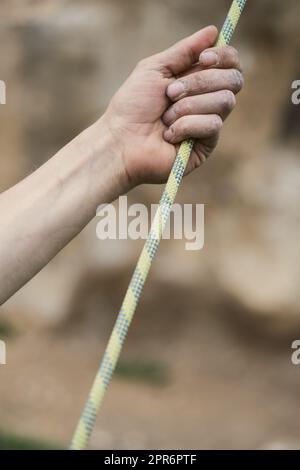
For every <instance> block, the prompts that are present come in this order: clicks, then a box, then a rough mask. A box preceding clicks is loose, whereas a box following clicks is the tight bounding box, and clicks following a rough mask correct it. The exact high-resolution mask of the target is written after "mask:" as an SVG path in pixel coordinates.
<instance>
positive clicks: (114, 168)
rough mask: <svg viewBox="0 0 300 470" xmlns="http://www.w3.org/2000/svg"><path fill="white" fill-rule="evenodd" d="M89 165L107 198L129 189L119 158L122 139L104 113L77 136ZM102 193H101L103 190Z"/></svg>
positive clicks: (123, 167)
mask: <svg viewBox="0 0 300 470" xmlns="http://www.w3.org/2000/svg"><path fill="white" fill-rule="evenodd" d="M78 138H79V139H80V141H81V144H80V147H81V148H82V150H83V152H84V154H85V155H86V157H87V160H88V162H89V166H90V168H91V178H92V179H93V180H94V178H95V179H96V183H95V184H96V185H97V187H98V188H99V192H101V198H100V200H103V196H104V198H105V200H107V201H108V202H111V201H113V200H114V199H116V198H118V197H119V196H120V195H121V194H124V193H126V192H128V191H129V190H130V189H131V184H130V181H129V178H128V174H127V171H126V167H125V164H124V158H123V149H122V143H121V142H120V140H119V139H118V138H117V135H116V132H115V131H114V130H113V128H112V126H111V125H110V123H109V120H108V119H107V116H106V115H103V116H102V117H101V118H100V119H99V120H98V121H96V122H95V123H94V124H93V125H92V126H90V127H89V128H87V129H86V130H85V131H84V132H83V133H82V134H80V136H79V137H78ZM103 193H104V194H103Z"/></svg>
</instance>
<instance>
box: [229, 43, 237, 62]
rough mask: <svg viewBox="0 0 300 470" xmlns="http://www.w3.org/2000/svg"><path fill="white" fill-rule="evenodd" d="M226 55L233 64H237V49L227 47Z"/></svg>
mask: <svg viewBox="0 0 300 470" xmlns="http://www.w3.org/2000/svg"><path fill="white" fill-rule="evenodd" d="M227 50H228V54H229V55H230V57H231V59H232V60H233V61H234V62H237V61H238V59H239V53H238V51H237V49H236V48H235V47H233V46H227Z"/></svg>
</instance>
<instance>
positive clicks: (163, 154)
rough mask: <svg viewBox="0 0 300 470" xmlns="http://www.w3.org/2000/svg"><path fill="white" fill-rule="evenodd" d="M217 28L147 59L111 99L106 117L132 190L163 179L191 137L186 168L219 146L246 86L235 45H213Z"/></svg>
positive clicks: (190, 168) (193, 36) (105, 119)
mask: <svg viewBox="0 0 300 470" xmlns="http://www.w3.org/2000/svg"><path fill="white" fill-rule="evenodd" d="M217 35H218V31H217V29H216V28H215V27H214V26H209V27H207V28H204V29H202V30H201V31H199V32H197V33H195V34H194V35H192V36H190V37H188V38H186V39H184V40H182V41H180V42H179V43H177V44H175V45H174V46H173V47H171V48H170V49H167V50H166V51H164V52H161V53H159V54H156V55H154V56H152V57H149V58H147V59H144V60H142V61H141V62H140V63H139V64H138V65H137V67H136V68H135V70H134V71H133V73H132V74H131V75H130V77H129V78H128V79H127V81H126V82H125V83H124V85H123V86H122V87H121V88H120V89H119V91H118V92H117V93H116V95H115V96H114V97H113V99H112V100H111V102H110V104H109V107H108V109H107V111H106V113H105V115H104V116H103V120H104V122H105V124H106V126H107V128H108V129H109V132H110V133H111V135H112V137H113V140H112V141H113V142H114V143H115V151H116V152H120V154H121V155H122V162H123V163H122V164H123V165H124V172H125V174H126V179H127V185H128V188H127V189H130V188H131V187H133V186H136V185H138V184H141V183H162V182H164V181H166V179H167V178H168V175H169V173H170V171H171V168H172V165H173V162H174V159H175V156H176V153H177V150H178V148H179V144H180V142H181V141H183V140H185V139H187V138H194V139H195V145H194V149H193V152H192V155H191V158H190V160H189V163H188V166H187V170H186V173H190V172H191V171H193V170H194V169H195V168H197V167H198V166H200V164H201V163H202V162H204V161H205V160H206V159H207V158H208V156H209V155H210V154H211V152H212V151H213V150H214V148H215V146H216V144H217V142H218V138H219V134H220V131H221V128H222V125H223V121H224V120H225V119H226V117H227V116H228V115H229V114H230V112H231V111H232V110H233V108H234V106H235V103H236V101H235V95H236V94H237V93H238V92H239V91H240V90H241V88H242V85H243V76H242V73H241V68H240V60H239V55H238V52H237V51H236V50H235V49H234V48H232V47H229V46H226V47H222V48H216V47H213V45H214V44H215V42H216V39H217Z"/></svg>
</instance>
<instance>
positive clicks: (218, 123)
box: [209, 114, 223, 134]
mask: <svg viewBox="0 0 300 470" xmlns="http://www.w3.org/2000/svg"><path fill="white" fill-rule="evenodd" d="M222 127H223V121H222V119H221V117H220V116H219V115H218V114H215V115H213V116H212V117H211V123H210V129H209V130H210V132H211V133H212V134H218V133H219V132H220V131H221V129H222Z"/></svg>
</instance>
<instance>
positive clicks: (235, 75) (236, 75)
mask: <svg viewBox="0 0 300 470" xmlns="http://www.w3.org/2000/svg"><path fill="white" fill-rule="evenodd" d="M243 85H244V77H243V74H242V73H241V72H240V71H239V70H236V69H235V70H233V71H232V87H233V90H234V91H235V92H236V93H238V92H239V91H240V90H241V89H242V88H243Z"/></svg>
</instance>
